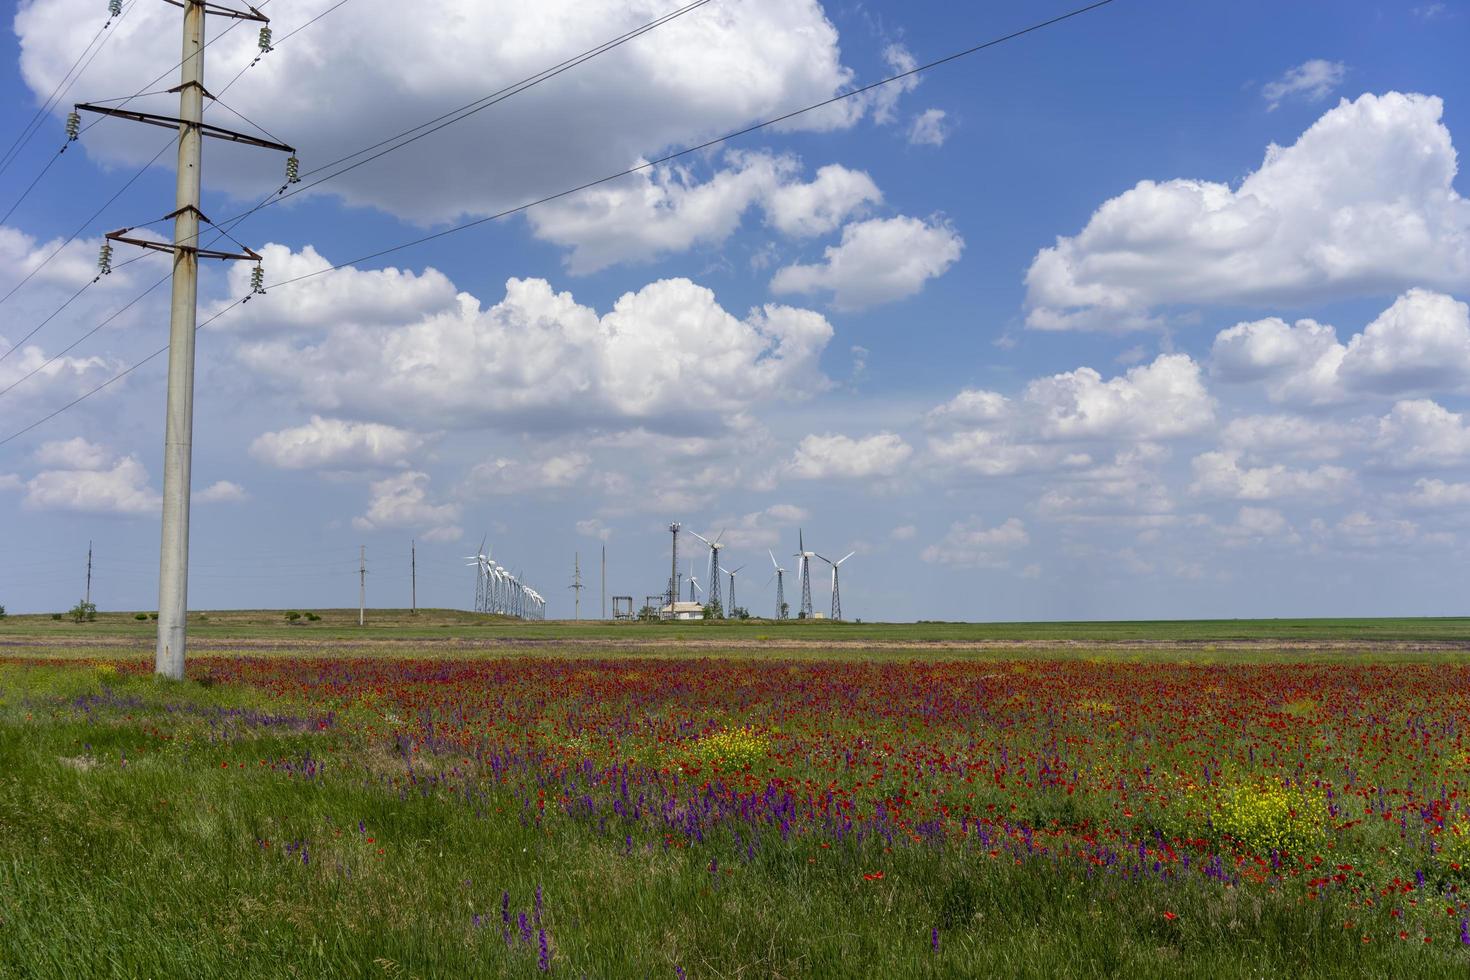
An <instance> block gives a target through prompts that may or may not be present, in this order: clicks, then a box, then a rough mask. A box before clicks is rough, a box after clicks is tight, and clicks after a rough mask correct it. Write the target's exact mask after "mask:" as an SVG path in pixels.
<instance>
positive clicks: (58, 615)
mask: <svg viewBox="0 0 1470 980" xmlns="http://www.w3.org/2000/svg"><path fill="white" fill-rule="evenodd" d="M51 618H52V619H54V620H55V621H56V622H58V623H59V622H61V613H52V614H51Z"/></svg>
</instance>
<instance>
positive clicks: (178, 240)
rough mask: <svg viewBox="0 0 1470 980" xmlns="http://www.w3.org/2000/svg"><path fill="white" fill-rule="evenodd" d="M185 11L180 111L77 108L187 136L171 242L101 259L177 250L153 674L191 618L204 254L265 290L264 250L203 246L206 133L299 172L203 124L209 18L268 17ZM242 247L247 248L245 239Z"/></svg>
mask: <svg viewBox="0 0 1470 980" xmlns="http://www.w3.org/2000/svg"><path fill="white" fill-rule="evenodd" d="M168 2H169V3H172V4H173V5H174V6H176V7H182V8H183V10H184V34H183V60H182V61H181V62H180V63H179V85H178V88H176V89H170V91H176V92H178V93H179V114H178V115H177V116H163V115H159V114H157V113H152V112H139V111H137V110H135V109H128V108H126V106H125V105H124V106H117V107H114V106H104V105H93V104H89V103H78V104H77V105H76V107H75V108H76V110H77V111H81V110H86V111H88V112H95V113H97V114H99V115H103V116H115V117H117V118H119V119H127V120H129V121H131V122H140V123H146V124H148V125H150V126H162V127H164V128H167V129H174V128H177V130H178V133H179V154H178V176H177V180H176V184H175V192H174V210H173V211H172V212H171V213H170V214H168V215H165V217H166V218H173V219H174V240H173V243H172V244H167V243H164V242H159V241H156V240H153V239H147V238H133V237H128V232H130V231H132V230H133V229H131V228H122V229H119V230H117V231H112V232H108V233H107V235H106V236H105V237H106V239H107V242H106V243H104V245H105V247H104V249H103V257H102V260H101V261H102V269H103V272H104V273H105V272H107V271H109V268H110V266H109V264H108V261H109V260H108V256H109V255H110V252H109V249H110V248H111V245H110V243H111V242H127V243H128V244H130V245H136V246H138V247H139V248H148V249H154V250H156V251H160V252H169V253H171V254H172V255H173V297H172V300H171V302H170V307H169V352H168V407H167V409H166V414H165V423H164V438H163V540H162V547H161V554H160V557H159V567H158V646H157V649H156V651H155V653H154V667H153V669H154V672H155V673H158V674H160V675H162V676H164V677H171V678H173V679H175V680H182V679H183V677H184V647H185V642H186V640H187V626H186V622H185V620H186V617H187V616H188V611H189V596H188V593H189V487H190V478H191V473H190V470H191V467H192V462H193V447H194V330H195V327H196V323H195V318H196V314H197V308H198V296H199V260H200V259H201V258H214V259H241V260H245V261H250V262H255V263H257V265H256V270H255V273H254V276H253V277H252V289H253V290H254V292H264V289H263V288H262V282H263V280H262V273H261V271H260V267H259V262H260V256H259V255H258V254H257V253H255V252H253V251H251V250H250V249H248V248H246V249H244V250H243V252H223V251H218V250H216V249H212V248H201V247H200V245H199V230H200V225H201V223H203V224H209V223H210V222H209V219H208V218H206V217H205V216H204V213H203V212H202V211H200V210H199V186H200V146H201V144H202V143H203V140H204V137H205V136H211V137H214V138H216V139H226V140H230V141H231V142H234V143H244V144H246V145H248V146H259V147H264V148H266V149H272V150H281V151H283V152H286V153H290V154H292V157H291V160H290V162H288V164H287V168H286V173H287V182H288V183H289V182H293V181H295V180H297V179H299V178H298V177H297V176H296V174H297V163H296V159H295V156H294V154H295V152H296V151H295V149H294V148H292V147H290V146H287V145H286V144H284V143H277V142H275V141H274V140H267V139H261V138H259V137H256V136H252V135H250V134H248V133H236V132H233V131H230V130H227V129H222V128H221V127H219V126H214V125H211V124H207V123H205V122H204V99H205V98H206V97H209V98H213V96H211V95H209V92H208V90H206V89H205V87H204V18H205V15H206V14H216V15H219V16H223V17H230V18H234V19H235V20H253V21H259V22H260V23H262V24H268V23H270V18H269V17H267V16H265V15H264V14H262V13H261V12H260V11H258V10H256V9H255V8H253V7H250V8H248V9H247V10H243V11H242V10H232V9H230V8H228V7H225V6H222V5H221V4H220V3H218V2H216V0H168ZM268 45H269V32H263V33H262V35H261V47H262V50H264V49H265V48H266V47H268ZM242 248H243V246H242Z"/></svg>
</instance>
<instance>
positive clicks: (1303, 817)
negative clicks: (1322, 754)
mask: <svg viewBox="0 0 1470 980" xmlns="http://www.w3.org/2000/svg"><path fill="white" fill-rule="evenodd" d="M1326 824H1327V806H1326V804H1325V803H1324V802H1323V800H1322V798H1321V797H1320V796H1317V795H1315V794H1309V793H1305V792H1302V791H1301V790H1299V789H1286V788H1284V787H1281V786H1264V787H1260V788H1252V787H1248V786H1240V787H1237V788H1235V789H1234V790H1231V791H1230V792H1229V793H1228V794H1227V795H1226V796H1225V798H1224V800H1223V801H1222V802H1221V805H1220V813H1219V815H1218V816H1217V817H1216V820H1215V826H1216V828H1217V829H1219V830H1220V831H1221V832H1223V833H1224V834H1225V835H1226V836H1227V837H1229V838H1230V839H1231V840H1233V841H1235V842H1236V843H1237V844H1239V845H1240V846H1241V847H1243V848H1245V849H1246V850H1248V851H1250V852H1252V853H1254V854H1268V853H1270V852H1272V851H1278V852H1281V853H1285V854H1302V853H1305V852H1307V851H1308V850H1310V849H1311V848H1312V847H1313V846H1314V845H1316V844H1317V843H1318V842H1319V841H1320V840H1321V838H1322V836H1323V835H1324V833H1325V832H1326Z"/></svg>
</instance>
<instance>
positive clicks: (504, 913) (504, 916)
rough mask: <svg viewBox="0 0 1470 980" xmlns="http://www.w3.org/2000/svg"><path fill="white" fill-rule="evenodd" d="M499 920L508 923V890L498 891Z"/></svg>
mask: <svg viewBox="0 0 1470 980" xmlns="http://www.w3.org/2000/svg"><path fill="white" fill-rule="evenodd" d="M500 921H501V922H503V923H505V924H506V925H510V892H501V893H500Z"/></svg>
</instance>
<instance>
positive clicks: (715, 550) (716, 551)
mask: <svg viewBox="0 0 1470 980" xmlns="http://www.w3.org/2000/svg"><path fill="white" fill-rule="evenodd" d="M689 533H690V534H692V535H694V536H695V537H696V538H698V539H699V540H701V541H703V542H704V543H705V544H707V545H709V590H708V591H707V592H706V593H705V595H706V596H707V597H708V602H709V605H711V606H713V605H718V604H719V602H720V549H721V548H723V547H724V545H722V544H720V539H721V538H723V537H724V536H725V532H724V531H721V532H720V533H719V534H717V535H715V539H714V540H713V541H711V540H710V539H709V538H707V537H705V536H704V535H702V534H700V533H699V532H698V531H690V532H689ZM720 608H721V611H723V609H724V607H723V606H721V607H720Z"/></svg>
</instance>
